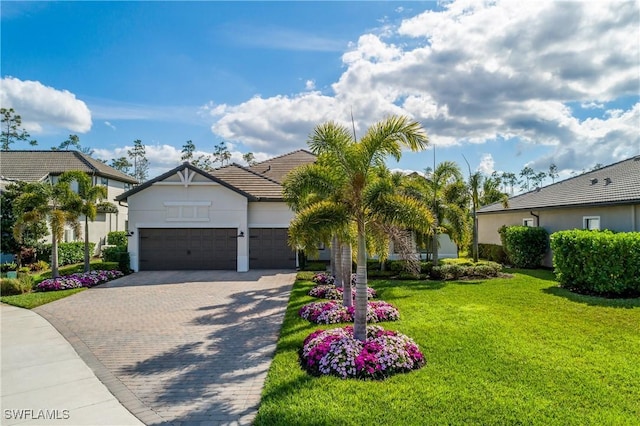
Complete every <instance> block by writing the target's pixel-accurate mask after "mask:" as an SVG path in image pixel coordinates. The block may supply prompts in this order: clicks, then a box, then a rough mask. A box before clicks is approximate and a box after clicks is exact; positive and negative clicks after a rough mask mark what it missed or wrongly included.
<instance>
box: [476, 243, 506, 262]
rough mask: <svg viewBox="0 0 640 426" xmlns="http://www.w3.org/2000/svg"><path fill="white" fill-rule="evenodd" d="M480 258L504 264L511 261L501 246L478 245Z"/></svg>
mask: <svg viewBox="0 0 640 426" xmlns="http://www.w3.org/2000/svg"><path fill="white" fill-rule="evenodd" d="M478 257H479V258H481V259H487V260H489V261H491V262H498V263H502V264H505V263H507V262H508V261H509V258H508V257H507V253H505V251H504V248H503V247H502V246H501V245H500V244H482V243H480V244H478Z"/></svg>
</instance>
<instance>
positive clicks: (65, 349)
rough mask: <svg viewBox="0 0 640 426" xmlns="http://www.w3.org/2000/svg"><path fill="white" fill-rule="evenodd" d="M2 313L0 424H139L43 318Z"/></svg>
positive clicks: (9, 309)
mask: <svg viewBox="0 0 640 426" xmlns="http://www.w3.org/2000/svg"><path fill="white" fill-rule="evenodd" d="M0 314H1V315H0V318H1V330H2V334H1V335H0V339H1V340H0V342H1V345H2V350H1V356H0V364H1V365H2V371H1V374H0V381H1V389H2V391H1V393H0V407H1V412H0V416H1V417H0V424H2V425H74V426H76V425H78V426H80V425H122V426H126V425H142V424H143V423H141V422H140V421H139V420H138V419H137V418H136V417H135V416H133V414H131V413H130V412H129V411H127V409H126V408H124V407H123V406H122V405H121V404H120V403H119V402H118V400H117V399H116V398H115V397H114V396H113V395H112V394H111V393H110V392H109V390H107V388H106V387H105V385H103V384H102V382H100V380H98V378H97V377H96V376H95V374H94V373H93V371H92V370H91V369H90V368H89V367H88V366H87V365H86V364H85V363H84V361H82V359H81V358H80V357H79V356H78V354H77V353H76V351H75V350H74V349H73V347H72V346H71V345H70V344H69V342H67V340H65V338H64V337H62V335H61V334H60V333H58V331H57V330H56V329H55V328H54V327H53V326H52V325H51V324H49V322H47V321H46V320H45V319H44V318H42V317H41V316H40V315H38V314H36V313H35V312H32V311H30V310H27V309H20V308H16V307H13V306H10V305H5V304H0Z"/></svg>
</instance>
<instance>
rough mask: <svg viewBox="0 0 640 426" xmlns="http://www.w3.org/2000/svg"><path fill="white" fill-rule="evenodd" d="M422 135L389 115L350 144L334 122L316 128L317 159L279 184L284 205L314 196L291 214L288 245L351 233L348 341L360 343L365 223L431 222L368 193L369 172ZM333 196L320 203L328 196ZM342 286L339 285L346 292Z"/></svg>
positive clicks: (414, 207)
mask: <svg viewBox="0 0 640 426" xmlns="http://www.w3.org/2000/svg"><path fill="white" fill-rule="evenodd" d="M427 143H428V140H427V136H426V134H425V132H424V130H423V129H422V128H421V126H420V124H419V123H417V122H415V121H412V120H410V119H408V118H406V117H398V116H392V117H389V118H387V119H385V120H382V121H380V122H378V123H376V124H374V125H373V126H371V127H370V128H369V129H368V130H367V132H366V133H365V135H364V136H363V137H362V138H360V139H359V140H355V139H354V137H353V136H352V134H351V132H350V130H349V129H348V128H346V127H345V126H341V125H339V124H336V123H334V122H327V123H324V124H320V125H318V126H317V127H316V128H315V129H314V131H313V132H312V134H311V136H310V137H309V141H308V145H309V148H310V150H311V151H312V152H313V153H314V154H316V155H317V156H318V162H317V163H316V164H314V165H308V166H304V167H302V168H300V169H298V170H297V171H294V172H293V173H292V174H291V175H290V176H289V177H288V179H287V180H286V181H285V182H284V194H285V200H286V201H287V203H289V205H292V203H295V202H296V199H298V197H301V196H302V197H304V196H307V194H316V197H318V199H317V201H316V202H313V203H310V204H308V205H306V206H305V207H304V208H302V209H300V210H299V211H297V212H296V216H295V218H294V219H293V221H292V222H291V225H290V228H289V236H290V240H291V242H292V244H296V245H301V246H304V245H305V244H306V243H311V242H313V241H318V240H320V239H328V238H330V236H331V235H332V234H333V233H338V234H343V235H345V234H346V233H347V230H348V229H349V227H350V226H351V225H352V224H353V225H355V228H356V230H357V249H356V252H357V261H356V265H357V266H356V306H355V308H356V309H355V315H354V337H355V338H356V339H358V340H361V341H364V340H366V333H367V329H366V325H367V323H366V309H367V250H366V242H367V235H366V229H367V223H368V222H369V221H373V220H380V219H382V218H383V219H384V221H385V222H387V223H391V224H398V225H408V224H410V225H412V226H413V227H415V228H419V229H421V230H422V229H425V230H426V229H428V228H429V227H430V226H431V222H432V217H431V215H430V212H429V210H428V209H426V208H424V206H423V205H422V204H421V203H419V202H418V201H417V200H415V199H412V198H410V197H407V196H404V195H402V194H389V193H387V192H382V191H379V192H376V191H373V190H372V189H373V187H372V183H373V182H374V181H375V172H376V170H378V169H379V168H381V167H384V161H385V159H386V158H387V157H388V156H392V157H393V158H395V159H396V160H399V159H400V157H401V155H402V149H403V148H405V147H406V148H409V149H411V150H413V151H418V150H421V149H424V148H425V147H426V145H427ZM335 189H337V191H336V192H334V194H337V196H336V197H334V198H332V197H329V198H322V196H321V195H320V194H327V193H331V192H330V191H332V190H335ZM297 190H300V191H301V192H299V193H296V191H297ZM347 287H348V286H345V288H347Z"/></svg>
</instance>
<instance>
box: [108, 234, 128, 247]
mask: <svg viewBox="0 0 640 426" xmlns="http://www.w3.org/2000/svg"><path fill="white" fill-rule="evenodd" d="M107 244H109V245H110V246H121V247H124V248H125V251H126V248H127V244H128V241H127V232H126V231H112V232H109V233H108V234H107Z"/></svg>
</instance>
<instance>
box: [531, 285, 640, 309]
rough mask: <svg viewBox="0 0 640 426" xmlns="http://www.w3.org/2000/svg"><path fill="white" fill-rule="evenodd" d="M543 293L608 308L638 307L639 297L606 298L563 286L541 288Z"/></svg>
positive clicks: (639, 304)
mask: <svg viewBox="0 0 640 426" xmlns="http://www.w3.org/2000/svg"><path fill="white" fill-rule="evenodd" d="M542 291H543V292H544V293H547V294H551V295H554V296H558V297H563V298H565V299H567V300H571V301H572V302H577V303H584V304H586V305H589V306H604V307H608V308H624V309H634V308H640V297H636V298H634V299H608V298H606V297H597V296H587V295H584V294H578V293H574V292H572V291H569V290H567V289H565V288H562V287H558V286H553V287H548V288H545V289H543V290H542Z"/></svg>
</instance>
